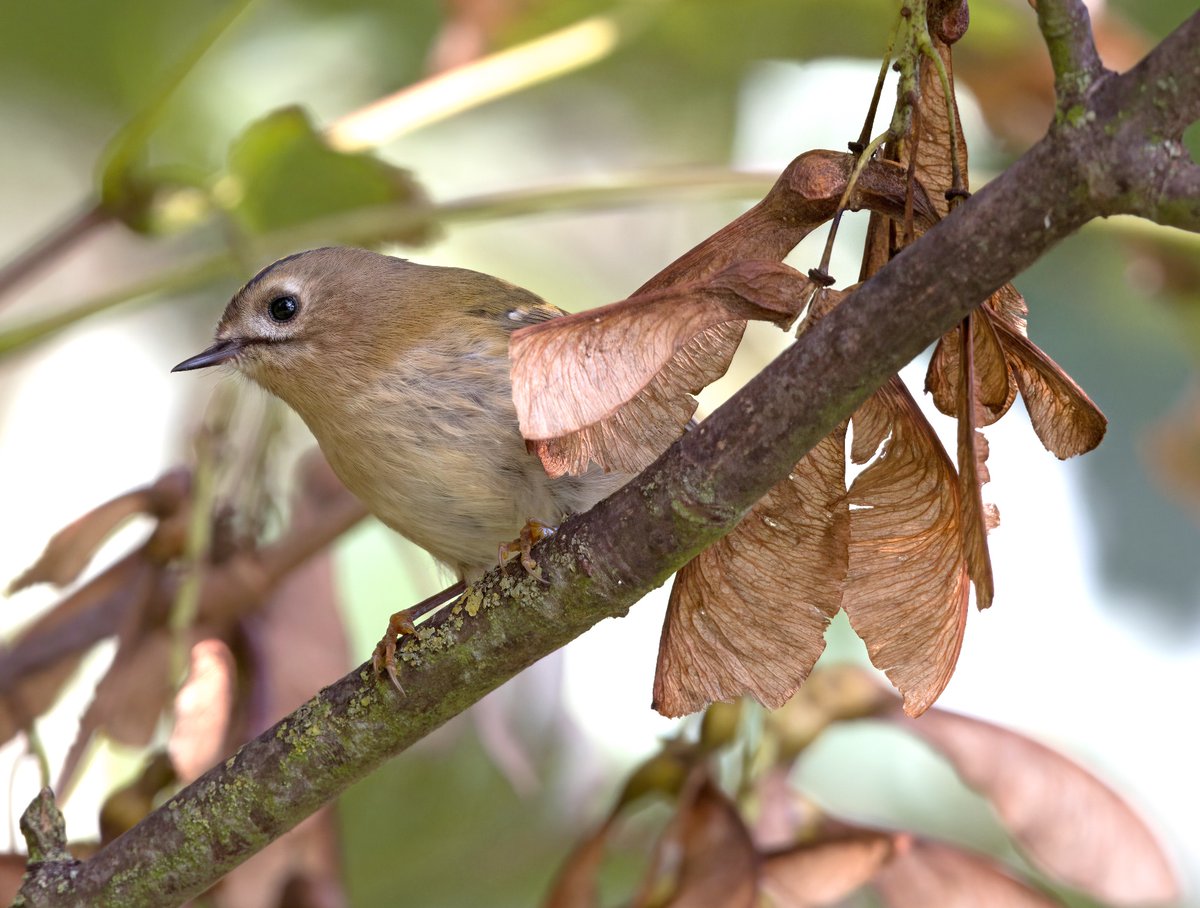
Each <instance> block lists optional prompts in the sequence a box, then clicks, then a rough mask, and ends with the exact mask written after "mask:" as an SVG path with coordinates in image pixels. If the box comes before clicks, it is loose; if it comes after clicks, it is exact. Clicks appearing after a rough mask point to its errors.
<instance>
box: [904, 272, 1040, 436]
mask: <svg viewBox="0 0 1200 908" xmlns="http://www.w3.org/2000/svg"><path fill="white" fill-rule="evenodd" d="M1011 286H1012V285H1011V284H1006V285H1005V287H1011ZM1003 290H1004V287H1001V288H1000V290H997V291H996V293H994V294H993V295H992V297H991V298H990V299H989V302H985V303H984V306H989V305H990V300H991V299H995V298H996V297H997V296H998V295H1000V294H1001V293H1002V291H1003ZM1014 292H1015V291H1014ZM1018 298H1019V297H1018ZM993 311H994V310H993ZM971 338H972V340H973V341H974V348H973V351H972V353H973V357H974V367H975V383H974V388H975V399H976V403H977V405H978V406H977V408H976V420H977V423H978V425H979V426H981V427H982V426H990V425H991V424H992V423H994V422H995V421H996V420H998V419H999V418H1000V417H1001V416H1003V415H1004V414H1005V413H1007V412H1008V410H1009V407H1011V406H1012V403H1013V401H1014V400H1016V399H1017V381H1016V376H1015V375H1014V374H1013V369H1012V366H1010V365H1009V363H1008V358H1007V356H1006V355H1005V351H1004V348H1003V347H1002V346H1001V344H1000V338H999V337H998V336H997V335H996V329H995V328H994V327H993V325H992V319H991V318H990V317H987V316H986V315H984V314H982V313H980V314H979V315H978V317H976V318H973V319H971ZM961 353H962V329H961V328H960V327H955V328H953V329H951V330H950V331H948V332H947V333H946V334H944V335H942V338H941V340H939V341H938V343H937V346H936V347H935V348H934V350H933V356H932V357H931V358H930V360H929V369H928V371H927V372H926V373H925V390H926V391H927V392H929V394H931V395H932V396H933V403H934V405H935V406H936V407H937V408H938V410H940V411H941V412H943V413H945V414H946V415H947V416H957V415H958V397H959V395H958V389H959V386H960V384H961V383H962V362H961V360H962V356H961Z"/></svg>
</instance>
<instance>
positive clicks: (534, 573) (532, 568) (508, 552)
mask: <svg viewBox="0 0 1200 908" xmlns="http://www.w3.org/2000/svg"><path fill="white" fill-rule="evenodd" d="M557 531H558V527H556V526H551V525H550V524H548V523H542V522H541V521H540V520H534V519H533V518H530V519H529V520H526V521H525V526H523V527H521V535H520V536H518V537H517V538H516V539H514V540H513V541H512V542H502V543H500V549H499V551H498V552H497V553H496V557H497V558H498V559H499V561H500V564H501V565H503V564H504V562H506V561H508V559H509V558H511V557H512V556H513V555H515V554H516V553H517V552H520V553H521V567H523V568H525V573H527V574H529V576H530V577H532V578H533V579H535V580H540V581H541V582H542V583H548V582H549V581H547V580H545V579H544V578H543V577H542V569H541V568H540V567H539V566H538V563H537V562H536V561H534V560H533V556H532V555H531V554H530V553H529V550H530V549H532V548H533V547H534V546H535V545H537V544H538V543H539V542H541V541H542V540H543V539H545V538H546V537H547V536H553V535H554V534H555V533H556V532H557Z"/></svg>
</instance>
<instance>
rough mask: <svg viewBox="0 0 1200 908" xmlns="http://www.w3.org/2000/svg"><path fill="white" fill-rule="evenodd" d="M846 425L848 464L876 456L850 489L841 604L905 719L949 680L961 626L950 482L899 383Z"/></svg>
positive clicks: (940, 454)
mask: <svg viewBox="0 0 1200 908" xmlns="http://www.w3.org/2000/svg"><path fill="white" fill-rule="evenodd" d="M852 419H853V423H854V443H853V446H852V450H851V457H852V458H853V460H854V462H855V463H865V462H866V461H868V460H869V459H870V458H871V456H872V455H873V454H874V453H875V452H876V450H878V449H879V448H880V446H881V445H883V449H882V451H881V452H880V453H879V455H878V457H877V459H876V460H875V462H874V463H872V464H870V465H869V466H868V467H867V468H866V469H864V470H863V471H862V473H860V474H859V475H858V476H857V477H856V478H855V480H854V483H853V484H852V485H851V487H850V492H849V501H850V562H849V571H848V574H847V581H846V593H845V597H844V600H843V603H842V607H843V608H845V610H846V614H847V615H848V616H849V618H850V623H851V624H852V625H853V627H854V630H855V631H856V632H857V633H858V635H859V636H860V637H862V639H863V641H864V642H865V643H866V644H867V652H868V653H869V655H870V657H871V662H872V663H873V664H874V665H875V666H876V667H877V668H879V669H882V670H883V671H884V672H885V673H886V674H887V676H888V679H889V680H890V681H891V682H892V684H894V685H895V686H896V688H897V689H898V690H899V691H900V693H901V694H902V695H903V696H904V710H905V712H907V713H908V714H909V715H913V716H916V715H920V714H921V713H922V712H924V711H925V710H926V709H928V708H929V707H930V706H931V705H932V704H933V701H934V700H936V699H937V697H938V695H939V694H941V692H942V689H943V688H944V687H945V686H946V683H947V682H948V681H949V680H950V675H951V674H952V673H953V671H954V665H955V663H956V662H957V661H958V652H959V649H960V647H961V646H962V635H963V629H964V627H965V624H966V611H967V594H968V592H969V578H968V575H967V568H966V562H965V560H964V557H963V551H962V540H961V537H960V528H959V503H958V486H957V477H956V474H955V471H954V467H953V465H952V464H951V463H950V459H949V458H948V457H947V456H946V452H945V451H944V450H943V449H942V447H941V445H940V444H939V443H938V440H937V437H936V436H935V435H934V434H933V429H932V428H930V426H929V423H928V422H926V420H925V417H924V416H922V415H921V411H920V410H919V409H918V408H917V405H916V402H915V401H914V400H913V399H912V397H911V396H910V395H909V393H908V391H907V390H906V389H905V387H904V385H903V383H901V381H900V380H899V379H898V378H892V379H891V381H889V382H888V383H887V384H885V385H884V386H883V387H882V388H880V389H879V391H877V392H875V394H873V395H872V396H871V397H869V398H868V399H867V401H866V402H865V403H864V404H863V405H862V406H861V407H859V409H858V410H857V411H856V412H855V414H854V416H853V417H852ZM889 436H890V437H889Z"/></svg>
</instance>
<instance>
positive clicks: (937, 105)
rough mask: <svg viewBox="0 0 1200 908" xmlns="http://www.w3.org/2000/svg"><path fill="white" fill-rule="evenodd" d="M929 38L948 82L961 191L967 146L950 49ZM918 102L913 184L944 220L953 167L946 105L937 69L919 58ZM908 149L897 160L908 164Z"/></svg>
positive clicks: (935, 38) (936, 38)
mask: <svg viewBox="0 0 1200 908" xmlns="http://www.w3.org/2000/svg"><path fill="white" fill-rule="evenodd" d="M932 37H933V47H934V51H935V52H936V53H937V54H938V56H939V57H941V60H942V64H943V66H945V68H946V76H947V78H948V80H949V82H950V93H951V99H950V105H951V106H952V107H953V108H954V126H955V130H954V132H955V138H956V141H957V149H958V166H959V172H960V174H961V180H962V184H963V188H964V189H965V188H967V142H966V138H965V137H964V136H963V131H962V118H961V117H960V116H959V113H958V102H957V101H956V100H955V99H954V62H953V60H952V54H951V51H950V45H948V44H946V43H945V42H943V41H941V40H940V39H938V37H937V36H936V35H934V36H932ZM918 91H919V92H920V99H919V101H918V102H917V106H918V110H917V112H916V116H914V118H913V125H914V133H915V135H914V136H913V137H911V139H910V141H911V143H912V145H915V150H916V161H915V167H914V170H915V173H916V177H917V180H918V181H919V182H920V183H921V185H922V186H924V187H925V189H926V190H927V191H928V192H929V195H930V197H931V199H932V200H933V204H934V206H935V207H936V208H937V210H938V214H939V215H942V216H945V215H946V214H947V213H948V212H949V210H950V204H949V202H948V201H947V200H946V196H945V192H946V190H948V189H950V188H951V187H952V186H953V165H952V160H951V157H950V116H949V108H948V107H947V104H946V93H945V91H943V90H942V81H941V78H940V77H939V76H938V71H937V67H936V66H935V65H934V63H933V61H932V60H930V59H929V58H927V57H922V58H921V64H920V73H919V76H918ZM907 152H908V149H906V150H905V152H903V153H902V154H901V160H902V161H903V162H904V163H908V154H907Z"/></svg>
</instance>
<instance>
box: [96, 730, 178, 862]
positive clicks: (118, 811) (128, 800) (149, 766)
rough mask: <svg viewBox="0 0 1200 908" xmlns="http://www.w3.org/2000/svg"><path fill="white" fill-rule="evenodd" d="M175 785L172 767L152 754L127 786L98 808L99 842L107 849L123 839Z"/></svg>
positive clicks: (175, 779)
mask: <svg viewBox="0 0 1200 908" xmlns="http://www.w3.org/2000/svg"><path fill="white" fill-rule="evenodd" d="M178 782H179V777H178V776H177V775H176V773H175V767H174V766H173V765H172V764H171V760H170V759H169V758H168V757H167V755H166V754H165V753H163V752H162V751H161V750H160V751H158V752H157V753H155V754H153V755H152V756H151V757H150V759H149V760H147V761H146V763H145V765H144V766H143V767H142V771H141V773H139V774H138V776H137V778H135V779H134V780H133V781H132V782H130V783H129V784H128V785H125V786H123V787H121V788H118V789H117V790H116V791H114V792H113V793H112V794H110V795H109V796H108V797H107V798H105V799H104V803H103V804H102V805H100V842H101V844H102V845H107V844H108V843H109V842H111V841H113V840H114V839H116V838H117V837H118V836H122V835H124V834H125V833H126V832H128V831H129V830H130V829H132V828H133V827H134V826H136V825H137V824H138V823H140V822H141V821H142V820H143V819H145V818H146V817H147V816H148V815H149V813H150V811H152V810H153V809H154V804H155V802H156V801H157V800H158V799H159V796H160V795H162V793H163V792H164V791H167V790H168V789H172V788H174V787H175V786H176V785H177V784H178Z"/></svg>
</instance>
